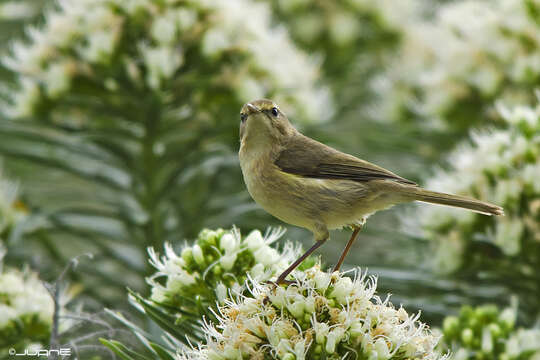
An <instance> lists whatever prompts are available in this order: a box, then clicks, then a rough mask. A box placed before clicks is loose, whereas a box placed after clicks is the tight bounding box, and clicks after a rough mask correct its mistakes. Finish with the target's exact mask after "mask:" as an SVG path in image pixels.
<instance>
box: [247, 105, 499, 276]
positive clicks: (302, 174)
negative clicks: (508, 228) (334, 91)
mask: <svg viewBox="0 0 540 360" xmlns="http://www.w3.org/2000/svg"><path fill="white" fill-rule="evenodd" d="M240 120H241V123H240V151H239V158H240V166H241V168H242V173H243V175H244V181H245V183H246V186H247V189H248V191H249V193H250V194H251V196H252V197H253V199H254V200H255V201H256V202H257V203H258V204H259V205H260V206H262V208H263V209H265V210H266V211H268V212H269V213H270V214H272V215H274V216H275V217H277V218H278V219H280V220H282V221H284V222H286V223H289V224H292V225H296V226H300V227H303V228H306V229H308V230H310V231H312V232H313V235H314V237H315V244H314V245H313V246H312V247H311V248H310V249H309V250H308V251H307V252H306V253H305V254H304V255H302V256H301V257H300V258H299V259H298V260H296V261H295V262H294V263H293V264H292V265H291V266H290V267H289V268H288V269H287V270H285V271H284V272H283V273H282V274H281V275H280V276H279V277H278V279H277V280H276V284H280V283H285V282H287V280H285V278H286V277H287V275H288V274H289V273H290V272H291V271H292V270H294V269H295V268H296V267H297V266H298V265H299V264H300V263H301V262H302V261H303V260H304V259H305V258H306V257H307V256H309V255H310V254H311V253H312V252H313V251H314V250H315V249H317V248H318V247H319V246H321V245H322V244H323V243H324V242H325V241H326V240H328V238H329V233H328V230H332V229H339V228H342V227H344V226H349V227H351V228H352V229H353V234H352V236H351V238H350V240H349V242H348V243H347V245H346V247H345V249H344V250H343V253H342V254H341V257H340V259H339V261H338V263H337V264H336V266H335V267H334V271H337V270H339V268H340V266H341V264H342V263H343V260H344V259H345V256H346V255H347V252H348V251H349V249H350V247H351V245H352V243H353V242H354V240H355V239H356V236H357V235H358V232H359V230H360V229H361V227H362V225H363V224H364V223H365V221H366V219H367V217H368V216H369V215H371V214H373V213H374V212H376V211H378V210H382V209H385V208H388V207H390V206H392V205H394V204H399V203H405V202H410V201H416V200H418V201H423V202H429V203H434V204H441V205H448V206H455V207H459V208H464V209H469V210H472V211H475V212H478V213H482V214H485V215H503V209H502V208H501V207H499V206H497V205H493V204H489V203H486V202H483V201H479V200H475V199H471V198H467V197H463V196H456V195H449V194H443V193H439V192H434V191H429V190H426V189H422V188H421V187H419V186H418V185H417V184H415V183H414V182H412V181H410V180H407V179H404V178H402V177H400V176H398V175H396V174H394V173H392V172H390V171H388V170H386V169H384V168H382V167H380V166H377V165H374V164H371V163H369V162H367V161H364V160H361V159H358V158H356V157H354V156H352V155H348V154H345V153H342V152H340V151H338V150H336V149H333V148H331V147H329V146H326V145H324V144H322V143H320V142H318V141H315V140H313V139H311V138H309V137H307V136H304V135H302V134H301V133H300V132H298V130H296V129H295V128H294V127H293V126H292V125H291V123H290V122H289V120H288V119H287V116H285V114H284V113H283V112H282V111H281V110H280V109H279V107H278V105H276V104H275V103H274V102H273V101H271V100H266V99H262V100H255V101H252V102H250V103H247V104H245V105H244V106H243V107H242V110H241V112H240Z"/></svg>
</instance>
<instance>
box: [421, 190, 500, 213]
mask: <svg viewBox="0 0 540 360" xmlns="http://www.w3.org/2000/svg"><path fill="white" fill-rule="evenodd" d="M411 195H412V196H413V197H414V199H415V200H418V201H423V202H428V203H433V204H441V205H447V206H454V207H458V208H464V209H469V210H472V211H474V212H477V213H480V214H484V215H503V216H504V210H503V208H502V207H500V206H497V205H493V204H490V203H488V202H484V201H480V200H476V199H472V198H468V197H465V196H459V195H450V194H445V193H440V192H436V191H430V190H426V189H422V188H415V189H414V190H413V191H412V194H411Z"/></svg>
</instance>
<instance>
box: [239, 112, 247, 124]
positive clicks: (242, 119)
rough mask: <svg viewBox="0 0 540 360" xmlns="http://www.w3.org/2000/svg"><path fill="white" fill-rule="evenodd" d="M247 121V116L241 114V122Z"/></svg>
mask: <svg viewBox="0 0 540 360" xmlns="http://www.w3.org/2000/svg"><path fill="white" fill-rule="evenodd" d="M246 119H247V114H240V121H241V122H243V123H244V122H246Z"/></svg>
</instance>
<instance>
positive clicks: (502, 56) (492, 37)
mask: <svg viewBox="0 0 540 360" xmlns="http://www.w3.org/2000/svg"><path fill="white" fill-rule="evenodd" d="M539 10H540V4H539V3H538V2H535V1H523V0H495V1H478V0H466V1H458V2H449V3H448V4H445V5H442V6H440V7H438V8H437V11H436V15H435V17H434V19H433V20H431V21H423V22H418V23H415V24H411V25H410V26H408V27H407V28H406V29H405V30H406V31H405V33H404V38H403V42H402V50H401V51H402V54H401V55H400V56H398V57H396V58H397V61H396V63H395V64H394V66H393V68H392V69H391V70H390V72H389V74H387V76H388V78H389V80H390V81H388V82H387V81H382V82H380V83H379V85H383V86H384V87H386V86H390V87H392V90H391V91H392V92H393V94H391V95H386V96H385V97H384V100H386V101H387V102H386V103H385V104H384V107H385V110H386V111H385V113H386V114H385V117H389V118H393V119H395V118H396V117H399V116H400V115H401V112H402V111H403V109H407V110H409V111H412V112H413V113H416V114H419V115H423V116H425V117H427V118H429V119H430V120H435V121H432V123H433V124H437V125H443V126H444V125H447V126H456V127H457V126H462V127H464V128H465V129H466V128H468V127H469V126H470V123H471V122H473V121H476V120H477V119H480V118H483V119H485V118H491V119H492V120H495V119H497V120H499V118H498V114H497V112H496V111H493V107H492V103H493V101H494V100H495V99H502V100H506V101H510V100H511V101H513V103H516V102H517V103H523V102H527V101H528V100H530V98H531V96H530V94H531V93H532V89H534V87H535V86H537V83H538V79H539V77H540V26H539V24H538V22H537V18H536V14H537V12H538V11H539ZM386 90H388V89H386ZM380 91H382V90H380ZM385 93H387V92H385ZM406 114H407V113H406ZM409 117H410V116H409ZM437 120H439V121H437ZM441 120H442V121H441ZM458 122H460V124H458Z"/></svg>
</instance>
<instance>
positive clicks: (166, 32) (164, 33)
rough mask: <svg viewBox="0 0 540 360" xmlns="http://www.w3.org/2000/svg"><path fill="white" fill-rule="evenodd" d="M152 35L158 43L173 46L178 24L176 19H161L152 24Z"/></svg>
mask: <svg viewBox="0 0 540 360" xmlns="http://www.w3.org/2000/svg"><path fill="white" fill-rule="evenodd" d="M151 33H152V37H153V38H154V39H155V40H156V41H157V42H159V43H162V44H164V45H167V44H171V43H173V42H174V40H175V38H176V23H175V21H174V19H171V18H168V17H160V18H158V19H156V20H155V21H154V22H153V23H152V29H151Z"/></svg>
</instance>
